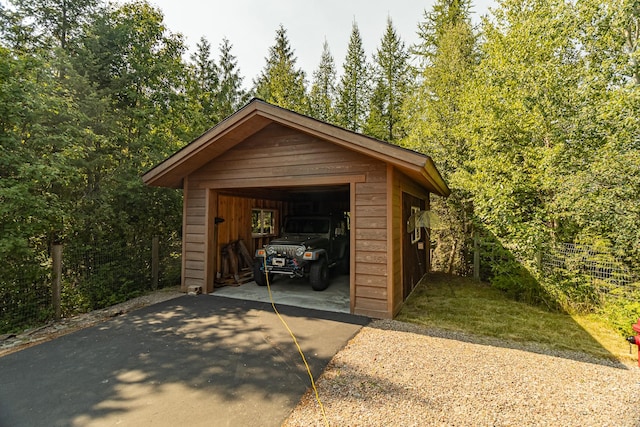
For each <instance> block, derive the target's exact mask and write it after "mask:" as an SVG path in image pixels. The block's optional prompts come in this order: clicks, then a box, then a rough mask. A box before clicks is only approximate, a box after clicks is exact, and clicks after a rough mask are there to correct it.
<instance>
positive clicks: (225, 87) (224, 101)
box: [216, 38, 249, 119]
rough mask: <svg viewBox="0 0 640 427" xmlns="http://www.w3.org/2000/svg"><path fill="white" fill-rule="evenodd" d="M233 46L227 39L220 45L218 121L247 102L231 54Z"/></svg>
mask: <svg viewBox="0 0 640 427" xmlns="http://www.w3.org/2000/svg"><path fill="white" fill-rule="evenodd" d="M232 48H233V45H232V44H231V43H230V42H229V40H228V39H226V38H225V39H223V40H222V43H221V44H220V56H219V60H218V82H219V86H218V93H217V97H216V98H217V108H218V115H219V117H220V119H223V118H225V117H228V116H229V115H231V114H233V113H234V112H235V111H236V110H237V109H238V108H240V107H241V106H242V105H244V104H245V103H246V102H247V101H248V100H249V94H248V93H247V91H246V90H244V89H243V88H242V80H243V78H242V76H240V70H238V68H237V67H238V61H237V59H236V57H235V56H234V55H233V54H232V53H231V49H232Z"/></svg>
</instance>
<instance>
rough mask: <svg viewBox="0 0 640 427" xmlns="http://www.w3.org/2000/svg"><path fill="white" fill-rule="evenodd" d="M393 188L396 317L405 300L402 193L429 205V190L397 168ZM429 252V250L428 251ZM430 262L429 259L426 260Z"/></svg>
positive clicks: (394, 309)
mask: <svg viewBox="0 0 640 427" xmlns="http://www.w3.org/2000/svg"><path fill="white" fill-rule="evenodd" d="M392 182H393V190H392V196H391V198H392V200H393V202H392V206H393V225H392V228H393V231H392V233H393V238H392V241H393V244H392V245H393V249H392V251H393V253H394V254H396V256H395V257H394V259H393V282H394V283H393V295H392V296H391V311H392V313H393V316H394V317H395V316H396V315H397V314H398V312H399V311H400V309H401V308H402V304H403V302H404V296H403V285H404V284H403V276H404V275H403V268H404V266H403V259H404V257H405V254H404V253H403V244H402V243H403V240H402V237H403V234H404V233H406V219H405V218H403V213H402V205H403V202H402V194H403V193H407V194H410V195H412V196H414V197H416V198H418V199H421V200H425V204H426V205H427V206H428V200H429V192H428V190H426V189H425V188H423V187H421V186H419V185H417V184H416V183H415V182H414V181H413V180H412V179H410V178H409V177H407V176H406V175H404V174H403V173H402V172H400V171H398V170H397V169H394V170H393V178H392ZM426 253H427V254H428V251H426ZM426 262H428V261H426Z"/></svg>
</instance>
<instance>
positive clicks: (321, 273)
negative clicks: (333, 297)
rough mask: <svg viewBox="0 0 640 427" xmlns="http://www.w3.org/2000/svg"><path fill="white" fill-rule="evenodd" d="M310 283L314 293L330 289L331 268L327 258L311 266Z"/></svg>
mask: <svg viewBox="0 0 640 427" xmlns="http://www.w3.org/2000/svg"><path fill="white" fill-rule="evenodd" d="M309 282H310V283H311V288H312V289H313V290H314V291H324V290H325V289H327V288H328V287H329V267H328V265H327V260H326V259H325V258H322V259H320V260H318V261H316V262H314V263H312V264H311V267H310V268H309Z"/></svg>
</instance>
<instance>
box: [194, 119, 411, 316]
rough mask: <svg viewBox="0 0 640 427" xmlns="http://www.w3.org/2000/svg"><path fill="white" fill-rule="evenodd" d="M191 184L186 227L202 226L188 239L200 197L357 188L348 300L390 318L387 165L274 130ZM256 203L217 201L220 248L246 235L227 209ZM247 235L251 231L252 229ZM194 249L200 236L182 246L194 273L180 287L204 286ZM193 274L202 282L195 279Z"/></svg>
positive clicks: (249, 142)
mask: <svg viewBox="0 0 640 427" xmlns="http://www.w3.org/2000/svg"><path fill="white" fill-rule="evenodd" d="M188 182H189V190H188V193H187V194H188V195H189V196H188V197H185V203H186V204H187V212H188V214H187V219H186V221H187V222H197V225H198V226H202V228H198V229H195V228H193V227H191V225H193V226H196V224H187V225H186V229H187V231H191V232H193V233H191V234H196V232H198V231H200V232H203V233H204V232H205V230H204V229H203V228H204V226H203V222H202V220H201V219H198V220H196V218H195V217H193V216H194V215H195V214H196V212H201V211H200V210H197V208H200V207H202V206H200V205H201V204H202V203H203V202H202V200H201V199H203V194H204V193H203V192H204V191H208V190H209V189H211V190H214V191H219V190H224V191H225V192H229V193H232V191H233V189H234V188H237V189H240V188H244V189H246V188H255V187H258V186H260V187H266V188H269V189H277V187H279V186H282V185H283V184H286V185H297V184H304V185H323V184H324V185H330V184H331V185H333V184H337V183H344V184H347V183H350V182H351V183H355V185H353V186H352V188H355V193H356V194H355V195H352V200H354V203H355V206H353V207H352V217H353V219H354V220H353V223H352V233H355V236H354V239H353V241H354V248H352V254H351V255H352V259H355V266H356V267H355V272H354V273H352V275H351V277H352V280H353V281H354V282H355V286H353V288H352V289H354V290H353V291H352V295H351V298H352V299H354V298H355V301H352V306H353V311H354V313H357V314H364V315H370V316H375V317H391V316H392V313H391V312H390V310H389V307H390V300H389V298H390V295H389V289H390V283H391V282H390V280H391V279H392V276H393V275H394V274H393V273H392V272H390V271H388V265H389V264H388V260H389V258H388V257H389V256H390V254H392V253H393V252H392V251H390V249H391V248H390V247H389V235H388V230H389V227H388V224H387V218H388V213H389V210H388V208H387V203H388V202H389V200H390V199H389V197H390V195H388V194H387V192H388V189H389V186H388V185H387V165H386V163H384V162H382V161H379V160H376V159H373V158H370V157H368V156H365V155H361V154H358V153H356V152H353V151H350V150H348V149H345V148H342V147H340V146H338V145H335V144H332V143H328V142H326V141H323V140H319V139H317V138H314V137H311V136H308V135H305V134H302V133H300V132H298V131H295V130H291V129H289V128H286V127H283V126H280V125H276V124H273V125H269V126H267V127H266V128H265V129H263V130H262V131H260V132H258V133H257V134H255V135H254V136H252V137H250V138H248V139H247V140H245V141H243V142H241V143H240V144H238V145H237V146H236V147H234V148H232V149H231V150H229V151H227V152H226V153H224V154H223V155H221V156H220V157H218V158H216V159H214V160H213V161H211V162H209V163H208V164H207V165H205V166H204V167H202V168H201V169H199V170H198V171H196V172H194V173H193V174H192V175H190V176H189V180H188ZM192 195H193V198H192ZM258 202H259V199H244V200H240V199H237V200H236V199H235V198H229V199H226V198H225V196H223V195H222V194H220V195H219V201H218V206H219V207H218V208H219V211H218V213H217V215H218V216H222V217H225V215H226V217H225V223H223V225H221V227H220V229H219V230H218V232H219V236H218V239H219V242H224V241H226V240H227V239H235V238H237V237H242V236H246V234H245V233H246V231H242V230H241V228H244V227H247V225H246V224H247V222H246V221H247V219H246V218H245V217H243V216H240V217H239V218H238V219H231V217H230V216H229V214H226V213H224V212H225V209H228V211H229V212H233V211H234V210H236V209H242V210H245V211H247V209H249V210H248V212H249V213H248V215H250V208H248V206H249V205H250V204H252V203H258ZM194 203H195V204H194ZM265 203H266V202H265ZM232 205H233V206H232ZM225 206H227V207H225ZM192 209H195V210H192ZM189 213H191V215H189ZM234 215H235V214H234ZM190 216H191V218H190ZM248 220H249V221H250V218H248ZM227 221H229V222H228V223H227ZM224 224H226V225H224ZM243 224H244V225H243ZM225 227H226V231H225ZM247 229H248V230H249V232H250V227H247ZM245 230H246V229H245ZM195 244H202V246H198V247H197V248H200V247H204V242H202V237H201V236H200V237H197V236H195V235H194V236H192V237H190V238H189V240H185V246H187V245H188V246H189V247H190V248H191V250H188V251H185V259H186V263H187V264H188V266H190V267H191V268H189V269H187V270H185V273H186V274H187V275H186V276H185V277H186V279H185V280H188V282H189V283H192V282H195V281H197V280H200V281H203V280H204V278H203V276H204V270H197V269H196V268H195V267H196V266H199V265H200V264H198V263H194V262H196V261H200V259H199V258H202V254H201V253H198V251H196V250H195V249H196V247H195V246H194V245H195ZM394 262H395V260H394ZM197 272H199V274H200V275H201V276H200V277H195V276H197V275H198V274H197ZM400 288H401V287H400ZM394 292H395V291H394ZM400 292H402V290H401V289H400Z"/></svg>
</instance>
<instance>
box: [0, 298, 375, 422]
mask: <svg viewBox="0 0 640 427" xmlns="http://www.w3.org/2000/svg"><path fill="white" fill-rule="evenodd" d="M278 309H279V311H280V312H281V313H282V314H283V317H284V318H285V320H286V321H287V323H288V324H289V327H290V328H291V330H292V331H293V332H294V334H295V335H296V337H297V339H298V342H299V344H300V346H301V347H302V349H303V351H304V353H305V356H306V358H307V361H308V362H309V365H310V367H311V369H312V373H313V374H314V377H316V378H317V377H318V376H319V375H320V373H321V372H322V370H323V369H324V367H325V366H326V364H327V363H328V362H329V360H330V359H331V357H333V355H334V354H335V353H336V352H337V351H338V350H340V349H341V348H342V347H343V346H344V345H345V344H346V342H347V341H348V340H349V339H350V338H351V337H353V336H354V335H355V334H356V333H357V332H358V331H359V329H360V328H361V326H362V325H364V324H366V323H367V322H368V319H366V318H363V317H358V316H352V315H348V314H342V313H329V312H322V311H314V310H310V309H304V308H296V307H288V306H278ZM308 387H310V380H309V377H308V374H307V372H306V369H305V368H304V365H303V363H302V361H301V358H300V355H299V354H298V352H297V350H296V348H295V345H294V344H293V342H292V340H291V337H290V335H289V333H288V332H287V330H286V329H285V328H284V326H282V324H281V323H280V321H279V320H278V319H277V317H276V315H275V314H274V313H273V310H272V308H271V305H270V304H267V303H261V302H254V301H246V300H237V299H231V298H224V297H215V296H209V295H202V296H198V297H192V296H183V297H179V298H176V299H173V300H170V301H166V302H163V303H159V304H156V305H153V306H149V307H146V308H143V309H140V310H136V311H133V312H131V313H128V314H125V315H123V316H120V317H117V318H114V319H112V320H110V321H107V322H104V323H101V324H99V325H96V326H94V327H91V328H87V329H83V330H80V331H77V332H75V333H72V334H69V335H65V336H63V337H60V338H58V339H55V340H53V341H49V342H46V343H43V344H40V345H37V346H34V347H31V348H27V349H25V350H22V351H19V352H16V353H12V354H9V355H7V356H4V357H2V358H0V426H1V427H4V426H7V427H8V426H16V427H17V426H30V427H35V426H107V425H108V426H113V425H121V426H147V425H148V426H151V425H153V426H175V425H189V426H255V425H260V426H279V425H280V424H281V423H282V421H283V420H284V419H285V418H286V417H287V415H288V414H289V412H290V411H291V409H293V407H294V406H295V405H296V404H297V402H298V400H299V399H300V397H301V396H302V394H303V393H304V392H305V390H306V389H307V388H308Z"/></svg>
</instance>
